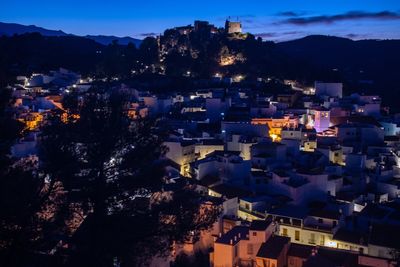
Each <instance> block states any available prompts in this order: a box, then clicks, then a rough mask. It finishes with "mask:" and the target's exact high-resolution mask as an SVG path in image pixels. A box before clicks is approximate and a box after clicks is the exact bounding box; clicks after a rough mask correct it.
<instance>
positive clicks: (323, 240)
mask: <svg viewBox="0 0 400 267" xmlns="http://www.w3.org/2000/svg"><path fill="white" fill-rule="evenodd" d="M320 244H321V246H323V245H325V236H324V235H321V240H320Z"/></svg>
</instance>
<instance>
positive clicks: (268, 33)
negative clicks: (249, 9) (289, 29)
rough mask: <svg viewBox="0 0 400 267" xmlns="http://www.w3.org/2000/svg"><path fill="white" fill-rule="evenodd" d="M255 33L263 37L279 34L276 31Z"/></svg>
mask: <svg viewBox="0 0 400 267" xmlns="http://www.w3.org/2000/svg"><path fill="white" fill-rule="evenodd" d="M254 35H255V36H257V37H261V38H272V37H276V36H278V34H277V33H276V32H260V33H257V34H254Z"/></svg>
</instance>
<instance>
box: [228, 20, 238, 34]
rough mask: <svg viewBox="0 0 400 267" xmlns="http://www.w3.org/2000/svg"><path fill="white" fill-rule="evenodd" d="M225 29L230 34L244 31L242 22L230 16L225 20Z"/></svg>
mask: <svg viewBox="0 0 400 267" xmlns="http://www.w3.org/2000/svg"><path fill="white" fill-rule="evenodd" d="M225 31H226V33H228V34H232V33H242V23H241V22H240V21H239V20H238V21H230V18H229V19H227V20H226V22H225Z"/></svg>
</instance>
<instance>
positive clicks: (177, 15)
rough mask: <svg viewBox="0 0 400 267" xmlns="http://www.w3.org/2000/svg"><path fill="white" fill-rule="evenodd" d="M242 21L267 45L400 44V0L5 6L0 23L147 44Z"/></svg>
mask: <svg viewBox="0 0 400 267" xmlns="http://www.w3.org/2000/svg"><path fill="white" fill-rule="evenodd" d="M228 16H232V17H235V18H236V17H237V16H238V17H239V19H240V20H241V21H242V23H243V28H244V30H245V31H248V32H251V33H254V34H256V35H258V36H261V37H263V38H264V39H266V40H276V41H281V40H287V39H293V38H298V37H302V36H305V35H309V34H325V35H337V36H344V37H350V38H353V39H365V38H374V39H375V38H376V39H387V38H389V39H400V0H247V1H243V0H241V1H239V0H231V1H225V0H197V1H188V0H187V1H182V0H175V1H167V0H147V1H146V0H140V1H137V0H97V1H96V0H79V1H78V0H36V1H34V0H1V1H0V21H2V22H15V23H21V24H25V25H31V24H34V25H37V26H41V27H44V28H48V29H54V30H59V29H60V30H63V31H64V32H67V33H73V34H77V35H86V34H105V35H116V36H132V37H138V38H144V36H147V35H149V34H150V35H151V34H159V33H161V32H163V31H164V30H165V29H166V28H171V27H174V26H183V25H188V24H191V23H193V21H194V20H196V19H199V20H209V21H210V22H212V23H214V24H215V25H216V26H223V25H224V20H225V19H226V18H227V17H228Z"/></svg>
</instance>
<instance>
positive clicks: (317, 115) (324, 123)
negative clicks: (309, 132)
mask: <svg viewBox="0 0 400 267" xmlns="http://www.w3.org/2000/svg"><path fill="white" fill-rule="evenodd" d="M313 113H314V128H315V130H316V131H317V132H318V133H320V132H323V131H325V130H327V129H328V128H329V126H330V111H329V110H327V109H324V108H319V109H314V110H313Z"/></svg>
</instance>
